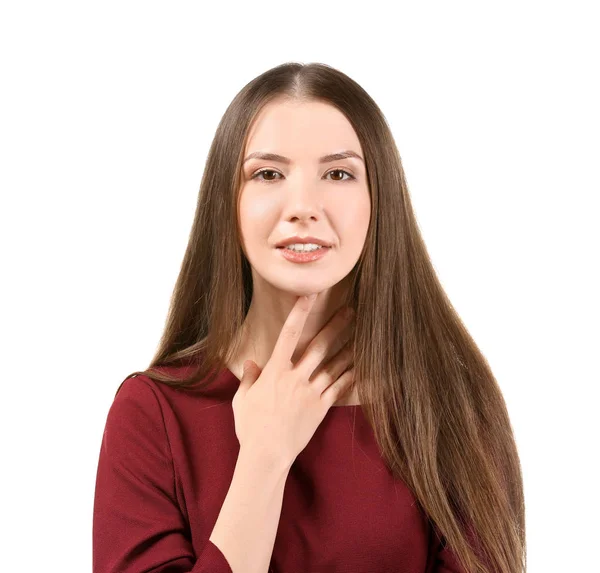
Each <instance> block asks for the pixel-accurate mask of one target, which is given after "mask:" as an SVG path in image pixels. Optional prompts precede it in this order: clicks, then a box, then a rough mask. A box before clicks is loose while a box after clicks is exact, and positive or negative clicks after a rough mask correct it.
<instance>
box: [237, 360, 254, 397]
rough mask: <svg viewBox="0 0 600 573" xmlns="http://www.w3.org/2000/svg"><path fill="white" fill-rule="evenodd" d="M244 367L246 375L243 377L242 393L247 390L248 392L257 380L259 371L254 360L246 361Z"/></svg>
mask: <svg viewBox="0 0 600 573" xmlns="http://www.w3.org/2000/svg"><path fill="white" fill-rule="evenodd" d="M242 367H243V370H244V374H243V376H242V381H241V383H240V388H242V392H244V391H245V390H248V389H249V388H250V386H252V384H253V383H254V381H255V380H256V378H257V376H256V371H257V370H258V367H257V366H256V364H255V363H254V362H253V361H252V360H245V361H244V364H243V366H242Z"/></svg>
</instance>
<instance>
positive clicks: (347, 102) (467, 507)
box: [117, 62, 527, 573]
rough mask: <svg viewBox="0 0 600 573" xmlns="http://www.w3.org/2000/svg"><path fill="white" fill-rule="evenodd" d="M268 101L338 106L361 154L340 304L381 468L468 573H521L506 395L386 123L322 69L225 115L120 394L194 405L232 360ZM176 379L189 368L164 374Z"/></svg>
mask: <svg viewBox="0 0 600 573" xmlns="http://www.w3.org/2000/svg"><path fill="white" fill-rule="evenodd" d="M274 100H278V101H296V102H302V101H319V102H324V103H327V104H330V105H332V106H335V107H336V108H337V109H338V110H340V111H341V112H342V113H343V114H344V115H345V117H346V118H347V119H348V121H349V122H350V123H351V125H352V126H353V128H354V130H355V132H356V134H357V136H358V139H359V141H360V144H361V146H362V149H363V152H364V159H365V164H366V168H367V177H368V186H369V193H370V196H371V219H370V226H369V230H368V233H367V237H366V240H365V245H364V247H363V251H362V253H361V256H360V258H359V260H358V261H357V263H356V265H355V267H354V268H353V269H352V271H351V277H350V278H351V281H350V285H351V288H350V289H349V290H348V294H347V300H345V301H344V304H349V305H351V306H353V308H355V309H356V322H355V334H354V358H353V364H354V366H353V368H354V379H355V382H354V383H355V385H356V387H357V391H358V396H359V399H360V402H361V405H360V407H361V408H362V409H363V411H364V414H365V417H366V419H367V420H368V423H369V424H370V425H371V427H372V429H373V434H374V436H375V439H376V441H377V444H378V446H379V449H380V452H381V454H382V457H383V459H384V461H385V463H386V464H387V466H388V468H389V470H390V471H391V472H392V474H393V476H394V477H396V478H397V479H400V480H402V481H403V482H404V483H405V484H406V485H407V487H408V488H409V489H410V490H411V491H412V493H413V494H414V496H415V498H416V500H417V501H418V503H419V504H420V507H421V508H422V510H423V512H424V514H425V515H426V516H427V518H428V520H429V521H430V523H431V525H432V527H433V528H434V531H435V532H436V534H437V535H438V538H439V539H440V542H441V543H443V544H447V545H449V546H450V548H451V549H452V550H453V551H454V552H455V554H456V555H457V557H458V559H459V561H460V562H461V563H462V564H463V567H464V569H465V571H467V572H469V573H522V572H523V571H525V570H526V562H527V558H526V543H525V504H524V494H523V480H522V473H521V465H520V460H519V455H518V451H517V447H516V443H515V439H514V435H513V429H512V427H511V423H510V419H509V415H508V411H507V407H506V403H505V401H504V398H503V395H502V392H501V390H500V387H499V385H498V383H497V381H496V379H495V377H494V375H493V373H492V371H491V369H490V366H489V364H488V362H487V360H486V358H485V357H484V356H483V354H482V353H481V351H480V350H479V348H478V347H477V345H476V344H475V342H474V340H473V338H472V337H471V335H470V334H469V332H468V331H467V329H466V327H465V325H464V324H463V322H462V321H461V319H460V317H459V316H458V314H457V312H456V310H455V309H454V307H453V306H452V304H451V302H450V300H449V299H448V296H447V295H446V293H445V292H444V289H443V288H442V286H441V283H440V280H439V279H438V277H437V275H436V272H435V270H434V267H433V264H432V262H431V259H430V257H429V255H428V252H427V249H426V246H425V243H424V240H423V238H422V235H421V232H420V229H419V226H418V223H417V220H416V217H415V214H414V211H413V208H412V205H411V200H410V196H409V192H408V186H407V183H406V179H405V174H404V169H403V166H402V162H401V159H400V154H399V152H398V150H397V147H396V144H395V142H394V139H393V136H392V133H391V130H390V127H389V125H388V123H387V121H386V119H385V117H384V115H383V113H382V112H381V110H380V109H379V107H378V106H377V105H376V103H375V102H374V101H373V99H372V98H371V97H370V96H369V95H368V94H367V93H366V91H365V90H364V89H363V88H362V87H361V86H360V85H359V84H358V83H357V82H355V81H354V80H352V79H351V78H350V77H348V76H347V75H345V74H343V73H342V72H340V71H338V70H336V69H334V68H332V67H330V66H328V65H325V64H321V63H309V64H301V63H296V62H291V63H289V62H288V63H284V64H282V65H279V66H277V67H274V68H272V69H270V70H268V71H266V72H264V73H263V74H261V75H259V76H258V77H256V78H255V79H253V80H252V81H250V82H249V83H248V84H247V85H246V86H245V87H244V88H243V89H242V90H241V91H240V92H239V93H238V94H237V95H236V96H235V98H234V99H233V101H232V102H231V103H230V105H229V106H228V108H227V109H226V111H225V113H224V115H223V117H222V119H221V121H220V123H219V124H218V127H217V130H216V133H215V136H214V139H213V141H212V143H211V146H210V150H209V153H208V158H207V161H206V165H205V170H204V173H203V175H202V180H201V183H200V190H199V194H198V201H197V206H196V212H195V217H194V220H193V224H192V229H191V232H190V235H189V241H188V244H187V249H186V251H185V255H184V257H183V262H182V265H181V269H180V272H179V276H178V278H177V281H176V284H175V287H174V290H173V294H172V297H171V302H170V307H169V310H168V314H167V318H166V322H165V327H164V332H163V333H162V337H161V339H160V342H159V344H158V347H157V349H156V352H155V355H154V357H153V358H152V361H151V363H150V365H149V366H148V368H147V369H146V370H143V371H136V372H133V373H131V374H130V375H129V376H127V377H126V378H125V380H127V378H130V377H132V376H137V375H141V374H143V375H146V376H148V377H149V378H151V379H152V380H154V381H155V382H159V383H162V384H166V385H169V386H172V387H176V388H191V387H192V386H193V387H194V388H195V389H196V390H197V389H200V391H201V390H202V388H204V387H206V386H208V385H209V384H211V383H212V382H213V381H214V380H215V379H216V376H217V374H218V373H219V372H220V371H221V370H222V369H223V368H224V367H225V364H226V363H227V362H228V360H229V359H230V358H231V357H232V356H234V355H235V354H234V353H235V351H236V350H237V348H238V345H239V343H240V331H241V326H242V324H243V322H244V319H245V316H246V313H247V311H248V308H249V306H250V302H251V299H252V274H251V268H250V264H249V262H248V260H247V258H246V257H245V255H244V252H243V250H242V247H241V236H240V226H239V221H238V200H239V193H240V189H241V177H242V160H243V153H244V149H245V145H246V142H247V136H248V133H249V130H250V127H251V126H252V124H253V122H254V120H255V118H256V116H257V114H258V113H259V112H260V111H261V109H262V108H263V107H264V106H265V105H266V104H267V103H269V102H271V101H274ZM178 366H186V368H184V369H179V370H172V369H171V367H178ZM174 372H177V374H174ZM182 372H185V375H182V374H181V373H182ZM125 380H123V382H125ZM121 384H122V383H121ZM120 387H121V386H119V389H120ZM117 392H118V390H117Z"/></svg>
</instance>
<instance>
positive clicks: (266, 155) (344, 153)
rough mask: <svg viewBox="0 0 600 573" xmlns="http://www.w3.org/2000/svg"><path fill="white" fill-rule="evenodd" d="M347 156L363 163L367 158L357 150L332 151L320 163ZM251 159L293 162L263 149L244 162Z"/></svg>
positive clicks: (249, 156) (287, 163) (321, 158)
mask: <svg viewBox="0 0 600 573" xmlns="http://www.w3.org/2000/svg"><path fill="white" fill-rule="evenodd" d="M347 158H355V159H360V161H362V162H363V163H364V162H365V160H364V159H363V158H362V157H361V156H360V155H359V154H358V153H356V152H355V151H351V150H348V151H341V152H339V153H331V154H329V155H324V156H323V157H319V163H331V162H332V161H340V160H341V159H347ZM250 159H264V160H266V161H276V162H278V163H285V164H286V165H289V164H290V163H292V160H291V159H290V158H289V157H284V156H283V155H279V154H278V153H266V152H263V151H254V152H253V153H251V154H250V155H248V157H246V159H244V163H246V161H249V160H250Z"/></svg>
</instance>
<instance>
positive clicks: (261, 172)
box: [250, 169, 355, 183]
mask: <svg viewBox="0 0 600 573" xmlns="http://www.w3.org/2000/svg"><path fill="white" fill-rule="evenodd" d="M263 173H271V174H275V175H281V173H279V171H275V170H273V169H261V170H259V171H257V172H256V173H255V174H254V175H252V177H250V179H258V180H259V181H261V182H262V183H274V182H275V181H277V178H275V179H271V178H270V176H269V177H267V178H266V179H265V178H264V176H262V175H263ZM330 173H338V174H340V173H341V174H342V177H343V174H346V175H348V178H347V179H336V178H334V179H332V181H339V182H340V183H342V182H344V181H352V180H354V179H355V177H354V176H353V175H352V174H351V173H348V171H346V170H344V169H332V170H331V171H329V172H328V173H326V175H329V174H330Z"/></svg>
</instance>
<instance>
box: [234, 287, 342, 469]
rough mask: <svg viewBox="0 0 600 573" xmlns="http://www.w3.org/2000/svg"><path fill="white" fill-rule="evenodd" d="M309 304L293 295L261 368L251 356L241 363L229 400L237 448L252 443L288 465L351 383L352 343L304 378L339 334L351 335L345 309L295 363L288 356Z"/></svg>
mask: <svg viewBox="0 0 600 573" xmlns="http://www.w3.org/2000/svg"><path fill="white" fill-rule="evenodd" d="M315 298H316V296H315ZM313 304H314V300H313V301H309V300H308V299H307V298H306V297H303V296H302V297H299V298H298V300H297V301H296V304H295V305H294V307H293V308H292V310H291V311H290V314H289V315H288V317H287V319H286V321H285V323H284V325H283V327H282V329H281V333H280V334H279V338H278V339H277V343H276V344H275V348H274V349H273V353H272V354H271V357H270V358H269V361H268V362H267V364H266V365H265V367H264V368H263V370H262V371H261V370H260V368H259V367H258V366H257V365H256V364H255V363H254V362H252V361H251V360H248V361H246V362H245V363H244V365H245V366H249V367H248V368H244V375H243V377H242V380H241V383H240V386H239V388H238V390H237V392H236V394H235V396H234V398H233V402H232V407H233V412H234V418H235V432H236V435H237V438H238V441H239V443H240V450H241V449H242V448H244V449H251V450H254V451H257V453H258V452H260V453H261V454H266V455H268V456H274V460H276V461H278V462H280V461H282V462H283V463H288V464H289V465H291V464H292V463H293V462H294V460H295V459H296V457H297V456H298V454H299V453H300V452H301V451H302V450H303V449H304V448H305V447H306V445H307V444H308V442H309V441H310V439H311V437H312V436H313V434H314V433H315V431H316V429H317V427H318V426H319V424H320V423H321V422H322V421H323V419H324V418H325V414H326V413H327V411H328V410H329V408H330V407H331V406H332V405H333V404H334V403H335V402H337V401H338V400H339V399H340V397H341V396H343V395H344V394H345V393H346V391H347V390H348V389H349V387H350V386H351V384H352V382H353V374H354V371H353V370H352V369H351V368H350V369H348V368H349V367H351V366H352V365H353V364H352V345H351V344H348V345H346V346H344V347H343V348H342V349H341V351H340V352H338V353H337V354H336V355H335V356H334V357H333V358H332V359H331V360H330V361H329V362H327V363H326V364H325V365H324V366H322V367H321V368H320V369H319V372H318V374H316V376H315V377H314V379H313V380H312V381H310V380H309V378H310V377H311V376H312V374H313V372H314V371H315V370H316V368H317V367H318V366H319V365H320V364H321V362H322V361H323V360H324V359H325V358H326V356H327V354H328V351H329V350H330V349H331V348H332V347H333V345H334V343H335V341H336V340H339V338H340V335H343V334H346V336H345V338H346V340H348V339H350V338H353V337H352V336H351V334H352V333H353V327H354V321H353V316H350V317H344V316H343V310H344V309H341V310H340V311H338V312H337V313H336V314H335V315H334V316H333V318H332V319H331V320H330V321H329V322H328V323H327V324H326V325H325V326H324V327H323V329H322V330H321V331H320V332H319V333H318V334H317V335H316V336H315V338H313V340H312V341H311V343H310V344H309V346H308V348H307V349H306V351H305V352H304V354H303V356H302V358H301V359H300V360H299V361H298V362H297V363H296V364H295V365H293V364H292V362H291V357H292V356H293V354H294V351H295V350H296V346H297V344H298V340H299V339H300V335H301V334H302V330H303V329H304V325H305V323H306V319H307V317H308V315H309V313H310V310H311V308H312V306H313ZM351 314H352V315H353V314H354V313H353V312H352V313H351ZM349 334H350V336H349Z"/></svg>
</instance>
